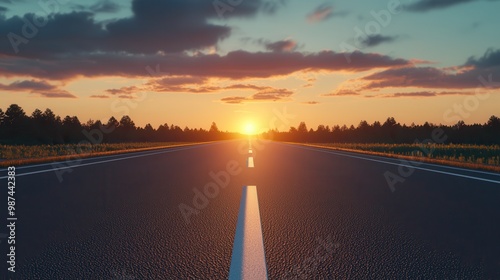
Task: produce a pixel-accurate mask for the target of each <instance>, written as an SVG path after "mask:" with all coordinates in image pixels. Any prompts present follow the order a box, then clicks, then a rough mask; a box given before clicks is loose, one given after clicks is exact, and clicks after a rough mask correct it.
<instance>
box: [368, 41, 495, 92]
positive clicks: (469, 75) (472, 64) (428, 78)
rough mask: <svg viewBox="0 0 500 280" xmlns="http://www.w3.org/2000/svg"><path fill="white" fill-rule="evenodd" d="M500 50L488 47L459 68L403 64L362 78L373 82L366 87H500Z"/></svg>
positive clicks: (371, 88)
mask: <svg viewBox="0 0 500 280" xmlns="http://www.w3.org/2000/svg"><path fill="white" fill-rule="evenodd" d="M499 54H500V50H496V51H494V50H488V51H487V52H486V53H485V54H484V56H483V57H481V58H479V59H475V58H469V59H468V61H467V63H466V64H465V65H464V66H462V67H458V68H456V69H452V70H448V69H439V68H433V67H414V66H410V67H400V68H394V69H387V70H384V71H382V72H378V73H375V74H372V75H369V76H366V77H364V78H362V80H364V81H369V83H368V85H367V86H365V87H364V89H365V90H368V89H370V90H373V89H380V88H387V87H419V88H446V89H466V88H479V87H487V88H500V80H499V78H500V60H499V59H500V56H499Z"/></svg>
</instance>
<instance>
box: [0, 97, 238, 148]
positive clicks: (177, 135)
mask: <svg viewBox="0 0 500 280" xmlns="http://www.w3.org/2000/svg"><path fill="white" fill-rule="evenodd" d="M237 135H238V134H236V133H229V132H221V131H219V129H218V128H217V124H215V123H212V125H211V127H210V128H209V130H205V129H191V128H188V127H185V128H184V129H182V128H180V127H179V126H176V125H168V124H163V125H160V126H159V127H158V128H156V129H155V128H153V127H152V126H151V125H150V124H147V125H145V126H144V127H137V126H136V125H135V123H134V121H133V120H132V119H131V118H130V117H129V116H123V117H122V118H121V119H120V120H117V119H115V118H114V117H111V118H110V119H109V120H108V121H107V122H106V123H102V122H101V121H99V120H97V121H93V120H89V121H87V122H86V123H81V122H80V120H79V119H78V118H77V117H76V116H73V117H71V116H66V117H65V118H64V119H61V117H59V116H56V115H55V114H54V112H53V111H52V110H50V109H46V110H45V111H43V112H42V111H41V110H38V109H36V110H35V111H34V112H33V113H32V114H31V116H28V115H26V113H25V112H24V110H23V109H22V108H21V107H20V106H18V105H17V104H12V105H10V107H9V108H7V109H6V111H5V112H4V111H3V110H2V109H0V143H1V144H10V145H17V144H24V145H38V144H49V145H51V144H70V143H79V142H80V141H88V142H90V143H94V144H97V143H123V142H202V141H214V140H224V139H232V138H234V137H236V136H237Z"/></svg>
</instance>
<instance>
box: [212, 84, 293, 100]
mask: <svg viewBox="0 0 500 280" xmlns="http://www.w3.org/2000/svg"><path fill="white" fill-rule="evenodd" d="M292 95H293V92H292V91H291V90H288V89H285V88H273V87H266V88H264V89H262V90H260V91H258V92H257V93H255V94H253V95H251V96H248V97H241V96H231V97H225V98H222V99H221V100H220V101H222V102H224V103H227V104H241V103H249V102H269V101H273V102H276V101H288V100H290V97H291V96H292Z"/></svg>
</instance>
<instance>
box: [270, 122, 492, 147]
mask: <svg viewBox="0 0 500 280" xmlns="http://www.w3.org/2000/svg"><path fill="white" fill-rule="evenodd" d="M433 135H438V137H437V138H439V139H442V140H444V141H442V144H449V143H453V144H478V145H493V144H496V145H498V144H500V118H498V117H496V116H491V117H490V118H489V119H488V121H487V122H486V123H484V124H470V125H467V124H465V123H464V121H459V122H458V123H456V124H455V125H452V126H446V125H435V124H431V123H428V122H426V123H424V124H423V125H415V124H411V125H409V126H407V125H406V124H403V125H401V124H400V123H398V122H397V121H396V120H395V119H394V118H392V117H389V118H387V120H386V121H385V122H384V123H380V122H378V121H376V122H374V123H373V124H368V123H367V122H366V121H361V122H360V123H359V124H358V126H357V127H354V125H351V126H350V127H347V126H346V125H343V126H338V125H335V126H333V127H332V128H330V127H328V126H324V125H319V126H318V127H317V128H316V130H313V129H308V128H307V125H306V124H305V123H304V122H302V123H300V124H299V126H298V127H297V128H295V127H291V128H290V130H289V131H288V132H279V131H275V130H270V131H268V132H267V133H264V134H263V136H264V138H267V139H273V140H276V141H288V142H308V143H387V144H403V143H405V144H412V143H415V142H416V141H418V142H419V143H422V142H427V140H433V141H432V142H434V143H436V142H437V141H435V140H434V139H433V138H435V137H433Z"/></svg>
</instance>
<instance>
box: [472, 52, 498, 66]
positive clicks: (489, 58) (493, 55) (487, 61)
mask: <svg viewBox="0 0 500 280" xmlns="http://www.w3.org/2000/svg"><path fill="white" fill-rule="evenodd" d="M465 65H473V66H475V67H478V68H491V67H500V49H498V50H493V49H488V50H487V51H486V53H485V54H484V55H483V56H482V57H480V58H479V59H476V58H475V57H470V58H469V59H468V60H467V63H465Z"/></svg>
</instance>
